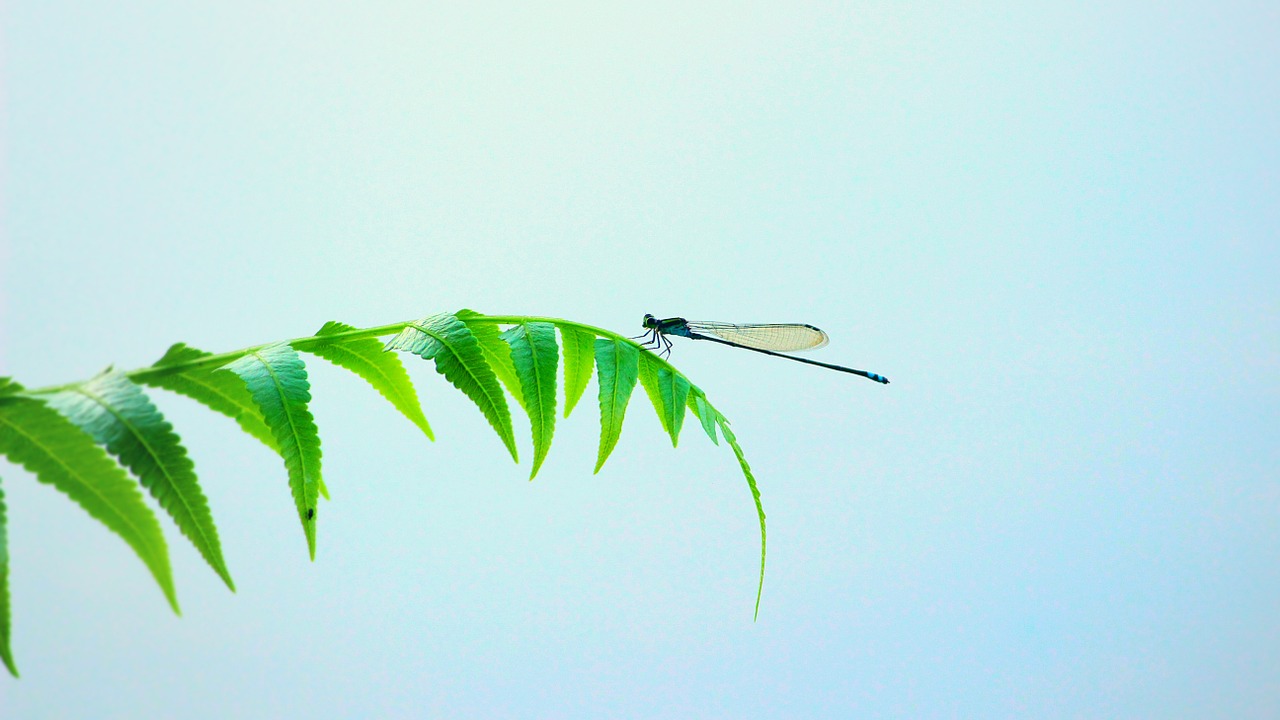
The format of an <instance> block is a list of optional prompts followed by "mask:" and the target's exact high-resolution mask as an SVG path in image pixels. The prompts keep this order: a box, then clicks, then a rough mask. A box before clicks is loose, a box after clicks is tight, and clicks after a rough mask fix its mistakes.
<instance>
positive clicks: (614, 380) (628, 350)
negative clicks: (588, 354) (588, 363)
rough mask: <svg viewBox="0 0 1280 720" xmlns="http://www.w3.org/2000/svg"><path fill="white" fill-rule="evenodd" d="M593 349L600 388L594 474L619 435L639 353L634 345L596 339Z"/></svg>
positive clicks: (633, 387)
mask: <svg viewBox="0 0 1280 720" xmlns="http://www.w3.org/2000/svg"><path fill="white" fill-rule="evenodd" d="M594 347H595V359H596V368H597V371H598V373H599V375H598V379H597V382H596V384H597V385H599V386H600V450H599V452H598V453H597V455H596V469H595V472H597V473H598V472H600V468H601V467H604V461H605V460H608V459H609V454H610V453H612V452H613V448H614V446H615V445H617V444H618V437H619V436H621V435H622V420H623V418H625V417H626V414H627V402H628V401H629V400H630V399H631V391H632V390H634V389H635V387H636V377H637V375H638V373H639V364H640V350H639V348H637V347H636V346H635V344H634V343H630V342H627V341H625V340H619V339H615V338H599V339H597V340H596V341H595V343H594Z"/></svg>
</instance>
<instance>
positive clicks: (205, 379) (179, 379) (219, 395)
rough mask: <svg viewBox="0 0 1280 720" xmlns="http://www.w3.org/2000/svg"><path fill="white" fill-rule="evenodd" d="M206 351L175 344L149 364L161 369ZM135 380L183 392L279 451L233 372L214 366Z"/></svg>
mask: <svg viewBox="0 0 1280 720" xmlns="http://www.w3.org/2000/svg"><path fill="white" fill-rule="evenodd" d="M209 354H210V353H207V352H205V351H203V350H197V349H196V348H193V347H191V346H190V345H185V344H183V343H177V344H175V345H174V346H173V347H170V348H169V351H168V352H166V353H165V354H164V357H162V358H160V359H159V360H157V361H156V362H155V364H154V365H152V366H151V367H153V368H161V367H168V366H171V365H178V364H182V363H188V362H195V361H197V360H199V359H200V358H203V357H208V356H209ZM138 382H141V383H142V384H144V385H150V386H151V387H158V388H164V389H165V390H172V391H173V392H176V393H178V394H180V395H186V396H187V397H189V398H191V399H192V400H195V401H196V402H198V403H200V404H201V405H204V406H205V407H207V408H209V409H210V410H213V411H215V412H219V413H222V414H223V415H226V416H227V417H229V418H231V419H232V420H235V421H236V422H237V423H239V424H240V428H241V429H242V430H244V431H245V432H247V433H249V434H250V435H252V436H254V437H255V438H257V439H258V440H259V441H260V442H261V443H262V444H263V445H266V446H267V447H269V448H271V450H272V451H273V452H279V449H278V448H277V447H276V439H275V438H274V437H272V436H271V430H270V428H268V427H267V425H266V423H264V422H262V413H260V412H259V411H258V407H257V405H255V404H254V402H253V397H252V396H251V395H249V391H248V390H246V389H245V386H244V383H243V382H240V381H239V380H237V379H236V378H235V376H233V375H230V374H228V373H224V372H218V371H217V369H216V368H193V369H187V370H183V371H182V372H179V373H174V374H172V375H148V376H146V377H143V378H139V380H138Z"/></svg>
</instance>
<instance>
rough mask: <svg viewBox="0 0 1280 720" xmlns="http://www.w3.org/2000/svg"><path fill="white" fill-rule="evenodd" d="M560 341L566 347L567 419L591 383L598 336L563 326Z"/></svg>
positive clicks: (565, 387)
mask: <svg viewBox="0 0 1280 720" xmlns="http://www.w3.org/2000/svg"><path fill="white" fill-rule="evenodd" d="M560 341H561V345H562V346H563V347H564V416H565V417H566V418H567V417H569V413H570V412H571V411H572V410H573V406H574V405H577V404H578V400H580V399H581V398H582V394H583V393H584V392H586V390H587V383H588V382H590V381H591V370H592V366H593V365H594V364H595V358H596V351H595V341H596V336H595V333H590V332H587V331H585V330H579V329H578V328H575V327H573V326H570V325H561V326H560Z"/></svg>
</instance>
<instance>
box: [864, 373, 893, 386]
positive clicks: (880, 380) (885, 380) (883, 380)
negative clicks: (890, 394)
mask: <svg viewBox="0 0 1280 720" xmlns="http://www.w3.org/2000/svg"><path fill="white" fill-rule="evenodd" d="M869 375H871V379H872V380H875V381H876V382H878V383H884V384H885V385H888V384H889V378H887V377H885V376H883V375H877V374H875V373H869Z"/></svg>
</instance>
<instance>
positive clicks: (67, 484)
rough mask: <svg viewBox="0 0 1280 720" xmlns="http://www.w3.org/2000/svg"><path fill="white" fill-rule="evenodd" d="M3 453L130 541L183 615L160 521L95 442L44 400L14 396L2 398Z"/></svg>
mask: <svg viewBox="0 0 1280 720" xmlns="http://www.w3.org/2000/svg"><path fill="white" fill-rule="evenodd" d="M0 455H4V456H6V457H8V458H9V459H10V460H12V461H13V462H15V463H17V464H19V465H21V466H23V467H24V468H26V469H27V470H28V471H29V472H31V473H32V474H33V475H35V476H36V478H37V479H38V480H40V481H41V482H45V483H49V484H50V485H53V486H54V487H56V488H57V489H58V490H60V491H62V492H63V493H64V494H66V495H67V496H68V497H70V498H71V499H72V500H75V501H76V502H77V503H79V505H80V506H81V507H83V508H84V509H85V511H86V512H88V513H89V514H90V515H92V516H93V517H94V518H95V519H97V520H98V521H99V522H101V523H102V524H103V525H106V526H107V527H108V528H110V529H111V531H112V532H114V533H116V534H117V535H119V536H120V537H121V538H123V539H124V541H125V542H127V543H129V547H131V548H133V551H134V552H135V553H137V554H138V557H139V558H141V559H142V562H143V563H144V564H146V566H147V569H148V570H150V571H151V575H152V576H153V577H154V578H155V579H156V583H157V584H159V585H160V589H161V591H163V592H164V595H165V598H166V599H168V601H169V605H170V607H172V608H173V611H174V612H175V613H177V612H178V597H177V594H176V593H175V592H174V589H173V573H172V571H171V570H170V568H169V551H168V548H167V546H166V545H165V542H164V535H162V534H161V532H160V523H159V522H158V521H157V520H156V516H155V514H154V513H152V512H151V508H148V507H147V505H146V503H145V502H143V500H142V494H141V493H139V492H138V485H137V483H135V482H133V480H131V479H130V478H129V476H128V475H126V474H125V472H124V470H122V469H121V468H120V466H119V465H116V463H115V462H114V461H113V460H112V459H111V458H110V457H108V456H107V453H106V452H105V451H104V450H103V449H102V448H100V447H98V446H97V445H95V444H94V442H93V438H91V437H89V436H88V435H86V434H85V433H84V432H83V431H81V430H80V428H78V427H76V426H75V425H73V424H71V421H70V420H67V419H66V418H64V417H63V416H62V415H59V414H58V412H57V411H56V410H54V409H53V408H51V407H49V406H47V405H45V404H44V403H43V402H41V401H39V400H36V399H33V398H28V397H22V396H14V395H9V396H7V397H0Z"/></svg>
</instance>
